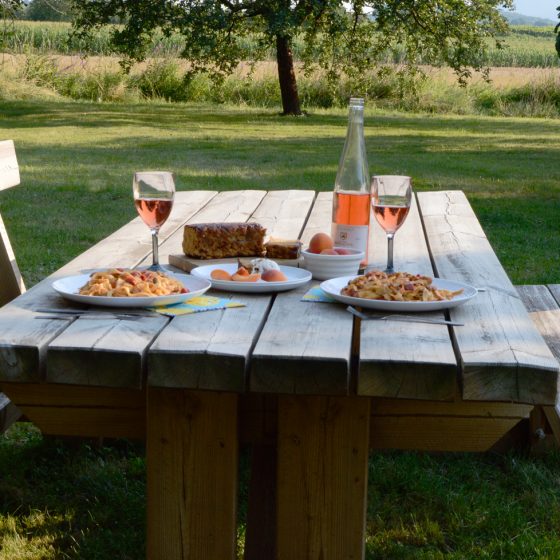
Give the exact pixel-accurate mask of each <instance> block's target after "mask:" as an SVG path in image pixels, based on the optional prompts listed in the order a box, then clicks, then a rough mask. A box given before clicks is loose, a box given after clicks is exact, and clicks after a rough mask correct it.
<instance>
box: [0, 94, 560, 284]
mask: <svg viewBox="0 0 560 560" xmlns="http://www.w3.org/2000/svg"><path fill="white" fill-rule="evenodd" d="M345 131H346V114H345V111H343V110H330V111H317V112H315V113H313V114H312V115H310V116H308V117H303V118H283V117H280V116H278V114H277V113H276V112H275V111H274V110H269V109H267V110H264V109H262V110H258V109H246V108H245V109H243V108H232V107H225V106H219V107H217V106H208V105H189V104H155V103H154V104H88V103H75V102H70V103H63V102H5V103H3V105H2V106H1V107H0V137H1V138H12V139H13V140H14V141H15V142H16V146H17V153H18V158H19V163H20V167H21V177H22V186H21V187H19V188H16V189H10V190H8V191H3V192H0V211H1V213H2V216H3V217H4V220H5V221H6V224H7V227H8V230H9V232H10V236H11V238H12V241H13V245H14V247H15V251H16V255H17V258H18V261H19V264H20V267H21V269H22V273H23V275H24V277H25V280H26V281H27V283H28V284H33V283H35V282H37V281H38V280H40V279H41V278H43V277H44V276H46V275H47V274H49V273H51V272H53V271H54V270H56V269H57V268H59V267H60V266H61V265H62V264H64V263H66V262H67V261H68V260H70V259H71V258H72V257H73V256H75V255H77V254H79V253H81V252H83V251H84V250H85V249H86V248H88V247H90V246H91V245H92V244H94V243H95V242H96V241H98V240H100V239H102V238H103V237H105V236H107V235H108V234H109V233H111V232H112V231H113V230H114V229H116V228H117V227H118V226H120V225H122V224H124V223H125V222H127V221H128V220H130V219H132V218H133V217H134V215H135V210H134V207H133V205H132V204H131V177H132V173H133V171H134V170H138V169H142V168H160V169H170V170H172V171H174V172H175V173H176V174H177V186H178V189H180V190H181V189H217V190H228V189H230V190H232V189H245V188H248V189H251V188H253V189H257V188H264V189H289V188H299V189H302V188H311V189H318V190H330V189H332V188H333V183H334V177H335V174H336V168H337V164H338V158H339V155H340V152H341V150H342V144H343V142H344V136H345ZM366 143H367V149H368V157H369V164H370V170H371V172H372V173H389V172H394V173H403V174H409V175H411V176H412V177H413V179H414V186H415V188H416V189H417V190H433V189H436V190H443V189H462V190H464V191H465V192H466V194H467V196H468V198H469V200H470V201H471V203H472V204H473V206H474V208H475V211H476V212H477V214H478V216H479V218H480V220H481V222H482V225H483V227H484V229H485V231H486V233H487V235H488V237H489V239H490V241H491V243H492V245H493V247H494V248H495V250H496V252H497V254H498V256H499V257H500V260H501V262H502V263H503V265H504V266H505V268H506V270H507V272H508V273H509V275H510V277H511V279H512V280H513V282H514V283H516V284H523V283H532V284H536V283H555V282H559V281H560V260H559V259H558V257H557V254H556V251H555V250H554V248H555V247H556V246H557V245H558V225H557V220H558V215H560V196H559V189H560V167H559V166H558V165H557V162H558V161H559V154H560V135H559V134H558V121H557V120H552V119H516V118H507V119H506V118H489V117H486V118H482V117H459V116H426V115H414V114H402V113H388V112H382V111H375V112H374V111H369V112H368V113H367V115H366Z"/></svg>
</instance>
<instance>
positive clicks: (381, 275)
mask: <svg viewBox="0 0 560 560" xmlns="http://www.w3.org/2000/svg"><path fill="white" fill-rule="evenodd" d="M321 289H322V290H323V291H324V292H325V293H326V294H328V295H330V296H331V297H332V298H334V299H335V300H337V301H340V302H342V303H346V304H349V305H355V306H359V307H363V308H366V309H378V310H380V311H392V312H395V311H397V312H398V311H405V312H407V313H408V312H411V311H418V312H424V311H437V310H438V309H448V308H450V307H457V306H458V305H462V304H463V303H466V302H467V301H469V300H471V299H472V298H473V297H475V296H476V294H477V293H478V290H477V289H476V288H474V287H473V286H470V285H468V284H464V283H462V282H455V281H453V280H445V279H444V278H431V277H430V276H424V275H421V274H410V273H408V272H393V273H391V274H387V273H385V272H380V271H377V270H374V271H371V272H368V273H366V274H362V275H360V276H343V277H339V278H332V279H331V280H326V281H325V282H323V283H322V284H321Z"/></svg>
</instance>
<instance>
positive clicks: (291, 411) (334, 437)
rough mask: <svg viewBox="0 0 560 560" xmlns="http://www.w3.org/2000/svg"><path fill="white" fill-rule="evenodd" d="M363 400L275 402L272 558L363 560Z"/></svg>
mask: <svg viewBox="0 0 560 560" xmlns="http://www.w3.org/2000/svg"><path fill="white" fill-rule="evenodd" d="M369 413H370V401H369V399H365V398H358V397H308V396H282V397H279V401H278V495H277V500H278V520H277V528H278V531H277V550H278V557H277V558H278V560H293V559H294V558H298V560H319V559H320V560H360V559H362V558H364V542H365V514H366V492H367V466H368V448H369V445H368V443H369Z"/></svg>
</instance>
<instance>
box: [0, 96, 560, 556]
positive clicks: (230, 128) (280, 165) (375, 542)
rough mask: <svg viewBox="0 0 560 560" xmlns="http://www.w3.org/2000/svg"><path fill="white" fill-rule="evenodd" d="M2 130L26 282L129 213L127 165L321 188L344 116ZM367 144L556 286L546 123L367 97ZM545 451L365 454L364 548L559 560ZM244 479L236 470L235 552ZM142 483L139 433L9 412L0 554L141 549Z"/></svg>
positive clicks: (209, 109)
mask: <svg viewBox="0 0 560 560" xmlns="http://www.w3.org/2000/svg"><path fill="white" fill-rule="evenodd" d="M0 129H1V133H0V138H2V139H4V138H12V139H13V140H14V141H15V142H16V148H17V153H18V158H19V163H20V167H21V176H22V186H21V187H19V188H16V189H11V190H8V191H2V192H0V212H1V213H2V216H3V217H4V220H5V221H6V225H7V228H8V231H9V233H10V236H11V238H12V241H13V245H14V248H15V252H16V255H17V257H18V260H19V264H20V267H21V269H22V273H23V275H24V277H25V280H26V282H27V284H28V285H32V284H34V283H35V282H37V281H38V280H40V279H42V278H43V277H45V276H46V275H47V274H49V273H50V272H52V271H54V270H56V269H57V268H58V267H59V266H61V265H62V264H64V263H65V262H67V261H68V260H69V259H71V258H72V257H73V256H75V255H77V254H79V253H80V252H82V251H83V250H85V249H86V248H87V247H89V246H91V245H92V244H93V243H95V242H96V241H97V240H99V239H101V238H103V237H104V236H106V235H108V234H109V233H110V232H111V231H113V230H114V229H116V228H117V227H118V226H119V225H122V224H124V223H125V222H127V221H128V220H130V219H131V218H133V217H134V216H135V210H134V206H133V204H132V200H131V182H132V172H133V171H134V170H139V169H142V168H144V169H148V168H152V169H154V168H157V169H169V170H172V171H174V172H175V173H176V175H177V186H178V188H179V189H180V190H186V189H219V190H226V189H240V188H247V189H251V188H255V189H256V188H265V189H289V188H313V189H320V190H330V189H332V187H333V183H334V176H335V173H336V168H337V164H338V157H339V155H340V152H341V149H342V144H343V142H344V135H345V130H346V114H345V111H338V110H331V111H316V112H313V113H312V114H310V115H309V116H307V117H301V118H283V117H280V116H278V115H277V113H275V112H274V111H273V110H259V109H248V108H239V107H237V108H233V107H226V106H207V105H192V104H189V105H180V104H163V103H161V104H157V103H150V104H147V103H143V104H141V103H139V104H88V103H78V102H60V101H53V102H47V101H43V102H32V101H25V102H24V101H18V102H3V103H2V105H1V106H0ZM366 142H367V149H368V157H369V163H370V170H371V172H372V173H405V174H410V175H411V176H412V177H413V180H414V185H415V189H416V190H433V189H462V190H464V191H465V192H466V194H467V196H468V198H469V200H470V201H471V203H472V204H473V206H474V208H475V211H476V212H477V214H478V216H479V218H480V220H481V222H482V224H483V227H484V229H485V231H486V232H487V234H488V236H489V238H490V241H491V242H492V245H493V246H494V248H495V249H496V251H497V253H498V256H499V257H500V259H501V261H502V263H503V264H504V266H505V267H506V269H507V272H508V273H509V275H510V277H511V279H512V280H513V281H514V283H516V284H522V283H531V284H536V283H544V282H550V283H552V282H554V283H558V282H560V259H559V258H558V234H559V226H558V216H559V215H560V193H559V185H560V165H559V163H560V157H559V155H560V134H559V123H558V121H557V120H547V119H514V118H491V117H459V116H440V115H438V116H427V115H414V114H404V113H389V112H381V111H378V110H374V109H371V108H370V109H368V111H367V113H366ZM397 242H398V241H397ZM246 458H247V456H246V454H245V453H244V454H243V455H242V458H241V460H242V469H241V472H242V473H243V475H244V476H246V474H247V469H246V468H244V467H243V465H244V464H245V462H246ZM559 459H560V455H559V454H557V453H553V454H551V455H548V456H545V457H543V458H529V457H527V456H525V455H523V454H520V453H517V454H515V455H513V454H512V455H506V456H498V455H493V454H486V455H482V456H479V455H463V454H456V455H439V456H432V455H428V454H417V453H389V454H375V455H374V456H372V458H371V461H370V472H369V487H368V493H369V504H368V517H367V519H368V521H367V523H368V524H367V535H368V537H367V542H366V553H367V554H366V556H367V558H368V560H374V559H375V560H378V559H379V560H400V559H402V560H439V559H449V560H470V559H485V560H486V559H504V560H510V559H511V560H516V559H519V560H533V559H534V560H537V559H538V560H543V559H550V560H557V559H558V558H560V537H559V536H558V534H557V532H558V527H559V526H560V482H559V481H560V463H559ZM245 490H246V483H245V481H244V480H243V481H242V484H241V488H240V497H241V500H240V521H241V524H240V529H239V533H240V538H239V541H238V542H239V550H240V554H241V551H242V547H243V519H244V493H245ZM144 492H145V464H144V449H143V446H142V445H140V444H132V443H129V442H122V441H119V442H111V443H110V444H108V445H106V446H102V447H99V448H98V447H95V446H93V445H89V444H87V443H78V444H71V443H68V442H64V441H57V440H53V439H43V438H42V437H41V435H40V434H39V433H38V432H37V431H36V430H35V429H33V428H32V427H29V426H25V425H16V426H15V427H14V428H12V429H11V430H10V431H9V433H8V434H7V435H6V436H2V437H0V560H51V559H53V560H54V559H80V560H90V559H91V560H107V559H111V560H112V559H115V560H138V559H141V558H142V557H143V554H144V552H143V550H144V504H145V493H144ZM208 560H214V559H208ZM216 560H218V559H216ZM263 560H268V559H263ZM294 560H297V559H294Z"/></svg>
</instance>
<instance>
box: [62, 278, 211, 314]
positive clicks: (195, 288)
mask: <svg viewBox="0 0 560 560" xmlns="http://www.w3.org/2000/svg"><path fill="white" fill-rule="evenodd" d="M173 277H174V278H177V280H179V281H180V282H181V283H182V284H183V286H185V288H187V290H189V291H188V293H186V294H173V295H170V296H153V297H107V296H83V295H80V294H79V293H78V291H79V289H80V288H81V287H82V286H84V285H85V284H86V283H87V281H88V280H89V278H90V274H80V275H78V276H67V277H66V278H61V279H60V280H55V281H54V282H53V285H52V287H53V288H54V289H55V290H56V291H57V292H58V293H59V294H60V295H61V296H62V297H63V298H65V299H69V300H71V301H77V302H78V303H84V304H87V305H103V306H107V307H156V306H158V305H173V304H175V303H181V302H183V301H187V300H189V299H191V298H193V297H196V296H199V295H201V294H203V293H204V292H205V291H206V290H208V289H209V288H210V282H208V281H206V280H203V279H202V278H195V277H193V276H189V275H187V274H175V273H174V274H173Z"/></svg>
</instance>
